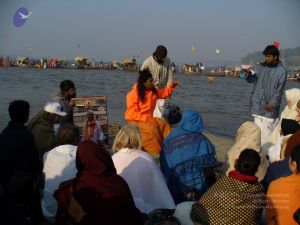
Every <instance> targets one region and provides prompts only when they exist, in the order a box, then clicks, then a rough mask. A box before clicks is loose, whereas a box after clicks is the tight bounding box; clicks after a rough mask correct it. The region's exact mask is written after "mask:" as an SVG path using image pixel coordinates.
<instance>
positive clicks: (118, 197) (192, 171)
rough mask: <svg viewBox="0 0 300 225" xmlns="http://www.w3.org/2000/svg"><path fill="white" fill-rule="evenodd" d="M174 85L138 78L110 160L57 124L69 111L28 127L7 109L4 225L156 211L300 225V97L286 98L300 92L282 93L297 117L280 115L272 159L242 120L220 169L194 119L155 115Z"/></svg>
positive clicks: (24, 105)
mask: <svg viewBox="0 0 300 225" xmlns="http://www.w3.org/2000/svg"><path fill="white" fill-rule="evenodd" d="M68 83H70V82H68ZM71 84H72V85H70V86H69V87H70V88H72V90H73V93H74V90H75V86H74V84H73V83H71ZM177 86H178V83H177V82H173V83H171V84H170V85H169V86H167V87H166V88H164V89H162V88H156V87H155V86H154V84H153V78H152V74H151V73H150V71H149V70H144V71H140V73H139V77H138V80H137V84H134V85H133V88H132V90H131V91H130V92H129V93H128V95H127V97H126V103H127V108H126V112H125V119H126V120H127V123H128V124H125V125H124V126H123V127H122V128H121V130H120V131H119V133H118V134H117V136H116V137H115V140H114V143H113V146H112V150H113V151H112V152H113V153H112V155H111V152H109V151H107V149H106V148H104V147H103V145H102V144H101V143H100V142H94V141H92V140H80V136H79V129H78V127H76V126H75V125H74V124H73V123H72V121H71V120H68V122H64V123H61V121H62V120H63V117H65V116H68V113H70V110H72V106H71V105H69V106H68V107H67V108H68V111H65V110H64V108H65V107H62V105H61V103H59V102H48V103H46V104H45V106H44V108H43V109H42V110H41V111H40V112H39V113H38V114H37V115H36V116H35V117H33V118H32V119H31V120H30V121H29V123H28V124H27V125H26V123H27V121H28V119H29V112H30V105H29V103H28V102H27V101H24V100H15V101H13V102H11V103H10V104H9V108H8V112H9V115H10V118H11V120H10V121H9V124H8V126H7V127H6V128H5V129H4V130H3V131H2V133H1V134H0V199H1V201H0V209H1V212H0V214H1V216H2V221H3V224H29V225H32V224H34V225H35V224H59V225H60V224H82V225H85V224H105V225H120V224H124V225H143V224H147V225H152V224H155V221H154V219H153V218H156V219H157V218H158V217H159V216H158V215H156V217H155V216H154V217H153V215H155V213H157V212H160V213H161V212H163V210H158V209H168V210H169V211H168V212H172V213H173V212H174V211H175V214H174V215H173V216H171V217H168V218H167V219H166V220H168V219H169V220H171V219H174V218H177V219H176V220H174V221H173V222H174V223H175V224H181V225H190V224H241V225H242V224H299V217H300V216H299V208H300V195H299V193H300V126H299V112H300V107H299V106H300V96H299V95H293V96H294V97H293V99H292V100H291V98H290V94H289V93H298V92H299V89H297V90H292V91H289V90H288V91H286V97H287V100H288V105H287V107H288V108H287V110H286V111H288V110H292V109H293V110H294V111H295V112H293V113H289V115H292V116H288V117H287V118H286V114H285V113H283V114H282V118H280V125H279V127H278V128H276V129H279V131H278V130H275V131H274V132H277V133H276V134H274V135H272V137H274V136H275V144H276V143H277V141H278V140H281V141H280V145H278V146H279V150H277V153H276V154H277V155H276V156H277V158H276V157H275V158H274V157H270V156H271V154H273V152H272V146H269V147H267V150H266V149H264V148H263V147H262V146H261V133H260V129H259V127H257V126H256V125H255V124H254V123H253V122H250V121H247V122H245V123H243V124H242V125H241V126H240V128H239V130H238V131H237V134H236V138H235V142H234V144H233V146H232V147H231V148H230V149H228V152H227V155H226V157H225V161H224V162H220V161H219V160H218V158H217V156H216V155H217V154H216V153H217V151H218V149H216V148H215V146H214V143H213V141H211V140H209V139H208V138H207V136H206V135H205V134H204V133H203V131H204V123H203V120H202V118H201V115H200V114H199V113H198V112H196V111H194V110H192V109H188V110H186V111H185V112H183V115H182V119H181V121H180V123H179V124H177V125H176V126H175V127H172V126H170V124H168V122H167V121H165V120H164V119H162V118H156V117H153V111H154V108H155V105H156V101H157V100H158V99H162V98H167V97H168V96H170V95H171V94H172V92H173V91H174V90H175V88H176V87H177ZM65 91H66V90H65ZM295 96H296V97H295ZM124 100H125V99H124ZM56 123H60V126H59V128H58V130H55V128H54V127H55V126H54V124H56ZM272 137H270V140H271V139H272ZM282 137H284V138H282ZM282 140H284V142H283V141H282ZM283 143H284V144H283ZM220 171H222V173H221V174H220ZM157 210H158V211H157ZM173 217H174V218H173ZM159 218H160V217H159ZM1 224H2V223H1Z"/></svg>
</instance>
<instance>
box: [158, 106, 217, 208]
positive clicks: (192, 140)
mask: <svg viewBox="0 0 300 225" xmlns="http://www.w3.org/2000/svg"><path fill="white" fill-rule="evenodd" d="M203 129H204V126H203V122H202V119H201V117H200V116H199V115H198V114H197V113H195V112H193V111H191V110H188V111H186V112H185V113H184V115H183V117H182V120H181V123H180V127H179V128H175V129H174V130H173V131H172V132H171V133H170V134H169V136H168V137H166V139H165V140H164V142H163V145H162V149H161V152H160V163H161V169H162V172H163V174H164V175H165V177H166V181H167V185H168V188H169V190H170V192H171V194H172V196H173V198H174V201H175V203H176V204H178V203H180V202H183V201H184V200H185V191H187V192H194V193H195V200H198V199H199V198H200V196H201V195H202V194H203V193H204V192H205V191H206V190H207V189H208V188H209V186H208V184H207V183H206V182H205V175H204V168H205V167H210V166H216V165H218V164H219V163H218V161H217V159H216V155H215V148H214V146H213V144H212V143H211V142H210V141H209V140H208V139H207V138H206V137H205V136H204V135H203V134H202V131H203Z"/></svg>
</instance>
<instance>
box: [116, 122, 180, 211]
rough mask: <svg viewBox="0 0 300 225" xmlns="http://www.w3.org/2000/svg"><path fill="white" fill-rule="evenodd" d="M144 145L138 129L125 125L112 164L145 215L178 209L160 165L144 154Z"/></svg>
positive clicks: (118, 136) (118, 137)
mask: <svg viewBox="0 0 300 225" xmlns="http://www.w3.org/2000/svg"><path fill="white" fill-rule="evenodd" d="M141 146H142V141H141V135H140V132H139V129H138V127H137V126H135V125H125V126H123V127H122V128H121V130H120V131H119V133H118V134H117V136H116V138H115V141H114V144H113V151H114V152H117V153H115V154H114V155H113V156H112V160H113V162H114V165H115V167H116V170H117V174H118V175H120V176H121V177H123V178H124V180H126V182H127V183H128V186H129V188H130V191H131V193H132V196H133V199H134V203H135V205H136V207H137V208H138V209H139V210H140V211H141V212H143V213H149V212H151V211H152V210H154V209H157V208H168V209H174V208H175V203H174V200H173V198H172V196H171V194H170V192H169V189H168V187H167V185H166V182H165V180H164V177H163V175H162V173H161V171H160V169H159V168H158V165H157V164H156V162H155V161H154V160H153V159H152V157H151V156H150V155H149V154H148V153H147V152H144V151H143V150H141Z"/></svg>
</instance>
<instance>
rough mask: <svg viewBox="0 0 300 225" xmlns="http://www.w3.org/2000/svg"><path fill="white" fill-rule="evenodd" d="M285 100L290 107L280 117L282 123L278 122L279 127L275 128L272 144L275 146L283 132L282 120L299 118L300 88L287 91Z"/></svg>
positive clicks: (286, 107)
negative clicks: (297, 110) (281, 131)
mask: <svg viewBox="0 0 300 225" xmlns="http://www.w3.org/2000/svg"><path fill="white" fill-rule="evenodd" d="M285 98H286V101H287V102H288V101H289V102H290V106H288V103H287V105H286V106H285V108H284V110H283V111H282V113H281V115H280V121H279V122H278V124H277V126H276V127H275V129H274V131H273V132H272V135H271V142H272V144H275V143H276V141H277V138H278V137H279V136H280V130H281V120H282V119H283V118H285V119H292V120H295V119H296V116H297V112H296V108H297V102H298V101H299V100H300V89H299V88H292V89H289V90H286V91H285Z"/></svg>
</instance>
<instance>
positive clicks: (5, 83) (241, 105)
mask: <svg viewBox="0 0 300 225" xmlns="http://www.w3.org/2000/svg"><path fill="white" fill-rule="evenodd" d="M136 78H137V73H133V72H123V71H105V70H78V69H76V70H75V69H74V70H70V69H43V70H41V69H21V68H0V96H1V97H0V130H2V129H3V128H4V127H5V126H6V125H7V123H8V121H9V116H8V112H7V108H8V104H9V102H10V101H12V100H15V99H24V100H27V101H29V102H30V105H31V112H30V118H31V117H33V116H34V115H35V114H36V113H37V112H38V110H40V109H41V108H42V107H43V105H44V104H45V103H46V102H47V101H50V100H51V96H52V95H53V94H54V93H56V92H58V91H59V84H60V82H61V81H62V80H65V79H70V80H73V81H74V83H75V86H76V89H77V96H78V97H80V96H100V95H105V96H108V114H109V115H108V118H109V123H113V122H119V123H121V124H123V123H124V112H125V108H126V94H127V92H128V91H129V90H130V89H131V87H132V85H133V83H134V82H135V81H136ZM175 79H176V80H178V81H179V82H180V84H181V85H180V86H179V87H178V88H177V89H176V90H175V92H174V94H173V96H172V99H173V100H174V102H175V103H177V104H178V105H179V106H180V107H181V109H182V110H183V111H184V110H186V109H188V108H191V109H193V110H195V111H197V112H199V113H200V114H201V116H202V117H203V120H204V124H205V127H206V130H207V131H210V132H213V133H215V134H221V135H226V136H231V137H234V136H235V133H236V131H237V129H238V128H239V126H240V125H241V124H242V123H243V122H244V121H246V120H252V118H251V116H250V114H249V111H248V109H249V97H250V92H251V89H252V84H249V83H247V82H246V81H244V80H241V79H237V78H230V77H225V78H224V77H216V78H214V80H213V82H211V83H209V82H208V80H207V77H201V76H187V75H181V74H176V76H175ZM299 86H300V84H299V83H296V82H289V81H288V82H287V85H286V89H289V88H294V87H298V88H299ZM285 104H286V102H285V99H283V101H282V106H283V105H285Z"/></svg>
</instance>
